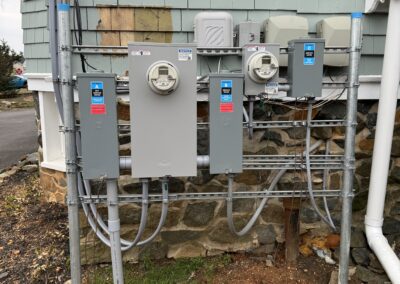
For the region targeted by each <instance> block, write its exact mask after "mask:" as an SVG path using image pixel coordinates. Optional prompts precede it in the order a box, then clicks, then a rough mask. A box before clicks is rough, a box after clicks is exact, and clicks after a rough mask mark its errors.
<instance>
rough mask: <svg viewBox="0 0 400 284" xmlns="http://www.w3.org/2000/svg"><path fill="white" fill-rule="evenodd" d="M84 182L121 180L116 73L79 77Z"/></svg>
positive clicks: (89, 74) (82, 75)
mask: <svg viewBox="0 0 400 284" xmlns="http://www.w3.org/2000/svg"><path fill="white" fill-rule="evenodd" d="M77 80H78V92H79V111H80V120H81V126H80V130H81V136H82V164H83V167H82V168H83V178H84V179H98V178H108V179H113V178H118V177H119V142H118V120H117V103H116V102H117V98H116V87H115V80H116V78H115V75H114V74H102V73H92V74H91V73H85V74H77Z"/></svg>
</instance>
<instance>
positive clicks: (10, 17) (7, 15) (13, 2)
mask: <svg viewBox="0 0 400 284" xmlns="http://www.w3.org/2000/svg"><path fill="white" fill-rule="evenodd" d="M19 7H20V0H0V40H2V39H4V40H5V41H6V42H7V43H8V44H9V45H10V46H11V48H12V49H14V50H15V51H23V50H24V44H23V36H22V29H21V14H20V12H19Z"/></svg>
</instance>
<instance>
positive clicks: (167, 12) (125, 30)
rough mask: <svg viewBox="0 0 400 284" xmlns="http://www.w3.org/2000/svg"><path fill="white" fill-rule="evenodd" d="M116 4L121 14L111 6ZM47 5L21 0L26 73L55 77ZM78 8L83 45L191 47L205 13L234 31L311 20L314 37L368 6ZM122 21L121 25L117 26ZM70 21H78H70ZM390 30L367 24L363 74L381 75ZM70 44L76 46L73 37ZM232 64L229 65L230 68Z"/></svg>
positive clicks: (294, 2) (110, 62) (265, 1)
mask: <svg viewBox="0 0 400 284" xmlns="http://www.w3.org/2000/svg"><path fill="white" fill-rule="evenodd" d="M71 2H73V1H71ZM117 4H119V7H121V8H120V9H116V6H112V5H117ZM47 5H48V0H29V1H24V0H23V1H22V3H21V12H22V14H23V16H22V27H23V29H24V37H23V38H24V44H25V57H26V58H27V61H26V62H27V69H28V72H50V71H51V70H49V69H51V66H50V63H51V62H50V55H49V48H48V42H49V31H48V11H47ZM80 6H81V8H82V10H81V14H82V26H83V30H84V31H83V44H87V45H104V44H105V43H111V44H114V43H118V44H122V45H126V44H127V42H129V41H132V40H137V41H164V40H166V41H172V42H191V41H193V19H194V17H195V16H196V14H197V13H199V12H200V11H202V10H214V11H218V10H220V11H227V12H230V13H231V14H232V16H233V20H234V24H235V25H236V24H238V23H240V22H242V21H246V20H253V21H257V22H264V21H265V20H267V19H268V18H269V17H273V16H278V15H295V14H298V15H301V16H303V17H306V18H307V19H308V21H309V31H310V36H312V37H313V36H315V34H316V23H317V22H319V21H320V20H322V19H324V18H327V17H331V16H335V15H338V14H340V15H345V14H349V13H351V12H353V11H363V10H364V0H354V1H349V0H331V1H321V0H306V1H305V0H285V1H282V0H251V1H245V0H201V1H200V0H80ZM111 7H113V9H110V8H111ZM124 7H125V8H124ZM144 7H147V8H144ZM165 7H166V8H165ZM73 9H74V8H72V10H73ZM118 18H121V19H123V21H122V22H121V21H119V22H118V21H116V20H113V19H118ZM149 19H150V20H149ZM71 20H74V17H73V16H72V15H71ZM72 23H73V22H72ZM386 25H387V16H386V15H385V14H372V15H366V16H365V18H364V21H363V28H364V45H363V50H362V52H363V58H362V61H361V72H362V74H379V73H380V71H381V65H382V55H383V52H384V43H385V33H386ZM75 27H76V26H75ZM72 29H73V25H72ZM72 38H73V43H74V44H76V40H75V36H74V35H73V37H72ZM230 60H231V59H226V61H227V62H228V63H229V61H230ZM88 61H89V62H90V63H91V64H92V65H93V66H95V67H96V68H98V69H104V71H112V72H116V73H117V74H123V73H124V72H125V71H126V69H127V64H126V58H124V57H118V56H103V55H90V56H88ZM211 61H212V60H211ZM234 61H235V60H234ZM73 63H74V71H75V72H78V71H80V69H81V65H80V59H79V57H78V56H76V55H75V56H74V58H73ZM228 63H226V64H228ZM229 64H230V63H229ZM232 64H234V65H235V64H236V63H232Z"/></svg>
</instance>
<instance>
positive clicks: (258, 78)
mask: <svg viewBox="0 0 400 284" xmlns="http://www.w3.org/2000/svg"><path fill="white" fill-rule="evenodd" d="M247 66H248V70H247V71H248V73H249V76H250V78H251V79H252V80H253V81H255V82H257V83H266V82H267V81H268V80H270V79H271V78H273V77H274V76H275V74H276V73H277V72H278V69H279V63H278V59H277V58H276V57H275V56H274V55H273V54H272V53H270V52H268V51H260V52H256V53H254V54H253V55H252V56H251V57H250V58H249V60H248V63H247Z"/></svg>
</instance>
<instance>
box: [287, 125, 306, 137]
mask: <svg viewBox="0 0 400 284" xmlns="http://www.w3.org/2000/svg"><path fill="white" fill-rule="evenodd" d="M285 131H286V132H287V134H288V135H289V137H290V138H291V139H305V138H306V129H305V128H303V127H293V128H289V129H286V130H285Z"/></svg>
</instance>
